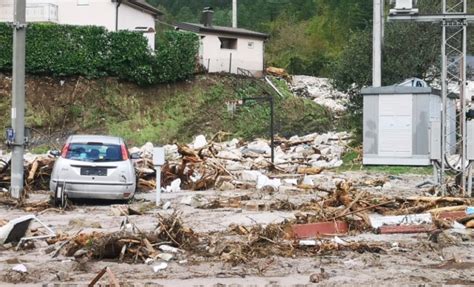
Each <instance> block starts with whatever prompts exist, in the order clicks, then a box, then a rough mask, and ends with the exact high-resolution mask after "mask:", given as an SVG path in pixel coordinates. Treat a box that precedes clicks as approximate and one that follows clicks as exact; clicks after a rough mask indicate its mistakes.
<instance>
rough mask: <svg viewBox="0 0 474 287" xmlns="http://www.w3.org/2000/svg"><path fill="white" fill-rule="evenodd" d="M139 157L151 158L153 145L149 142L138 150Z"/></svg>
mask: <svg viewBox="0 0 474 287" xmlns="http://www.w3.org/2000/svg"><path fill="white" fill-rule="evenodd" d="M140 153H141V156H142V157H144V158H149V159H151V158H153V144H152V143H151V142H147V143H146V144H144V145H143V146H142V147H141V148H140Z"/></svg>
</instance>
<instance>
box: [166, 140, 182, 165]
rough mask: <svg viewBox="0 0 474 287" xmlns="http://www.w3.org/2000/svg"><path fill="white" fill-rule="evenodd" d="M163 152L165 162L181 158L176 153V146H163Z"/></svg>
mask: <svg viewBox="0 0 474 287" xmlns="http://www.w3.org/2000/svg"><path fill="white" fill-rule="evenodd" d="M163 149H164V150H165V159H166V160H167V161H173V160H177V159H180V158H181V155H180V154H179V153H178V146H177V145H175V144H173V145H165V146H163Z"/></svg>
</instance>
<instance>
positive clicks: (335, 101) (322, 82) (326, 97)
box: [290, 76, 348, 112]
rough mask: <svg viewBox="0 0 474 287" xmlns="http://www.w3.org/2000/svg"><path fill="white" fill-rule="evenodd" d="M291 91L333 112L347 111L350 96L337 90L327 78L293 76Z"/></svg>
mask: <svg viewBox="0 0 474 287" xmlns="http://www.w3.org/2000/svg"><path fill="white" fill-rule="evenodd" d="M290 89H291V91H292V92H293V94H295V95H297V96H300V97H304V98H308V99H312V100H314V102H316V103H317V104H320V105H322V106H325V107H328V108H329V109H330V110H332V111H335V112H343V111H345V103H346V102H347V100H348V95H347V94H345V93H342V92H339V91H337V90H335V89H334V88H333V87H332V85H331V83H330V82H329V79H327V78H317V77H311V76H293V77H292V81H291V85H290Z"/></svg>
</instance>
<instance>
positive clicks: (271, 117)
mask: <svg viewBox="0 0 474 287" xmlns="http://www.w3.org/2000/svg"><path fill="white" fill-rule="evenodd" d="M269 101H270V147H271V153H272V164H275V134H274V125H273V124H274V122H273V112H274V105H273V97H271V96H270V99H269Z"/></svg>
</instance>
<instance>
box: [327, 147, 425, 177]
mask: <svg viewBox="0 0 474 287" xmlns="http://www.w3.org/2000/svg"><path fill="white" fill-rule="evenodd" d="M342 161H343V162H344V163H343V165H342V166H341V167H339V168H337V169H336V171H337V172H345V171H367V172H374V173H385V174H389V175H403V174H419V175H430V174H432V173H433V168H432V167H431V166H397V165H375V166H372V165H370V166H364V165H362V163H361V162H360V160H359V153H358V152H356V151H354V150H352V151H349V152H346V153H345V154H344V155H343V157H342Z"/></svg>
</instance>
